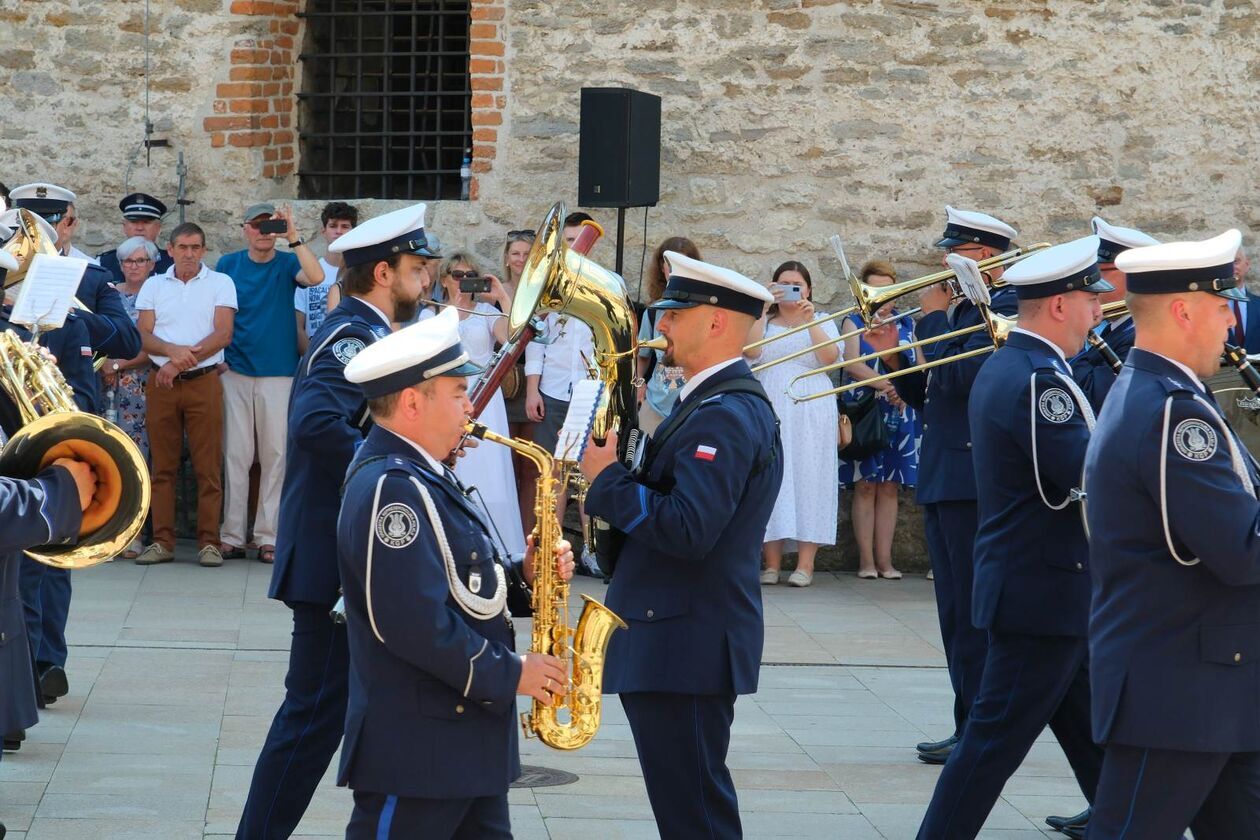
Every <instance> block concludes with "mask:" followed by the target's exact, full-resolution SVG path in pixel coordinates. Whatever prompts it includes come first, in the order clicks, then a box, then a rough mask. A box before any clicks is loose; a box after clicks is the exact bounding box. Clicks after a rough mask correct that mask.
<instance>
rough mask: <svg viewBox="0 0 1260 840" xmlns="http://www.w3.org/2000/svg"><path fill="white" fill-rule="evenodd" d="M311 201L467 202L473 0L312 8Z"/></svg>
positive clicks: (307, 63) (302, 174) (337, 2)
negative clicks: (464, 189) (462, 173)
mask: <svg viewBox="0 0 1260 840" xmlns="http://www.w3.org/2000/svg"><path fill="white" fill-rule="evenodd" d="M302 17H304V18H306V32H307V35H306V49H307V51H306V52H303V53H301V54H300V55H299V56H298V58H299V60H300V61H301V62H302V74H303V84H302V92H301V93H299V94H298V99H299V101H300V103H301V111H300V119H301V123H300V129H299V131H298V137H299V140H300V142H301V152H302V154H301V163H300V166H299V168H298V176H299V193H300V195H301V196H302V197H303V198H343V197H355V198H407V199H441V198H455V199H458V198H460V197H461V189H462V186H463V182H462V179H461V177H460V165H461V164H462V162H463V159H464V152H465V149H467V148H469V147H470V146H471V145H472V143H471V139H472V125H471V121H470V114H469V112H470V105H471V100H472V91H471V89H470V85H469V80H468V28H469V0H309V2H308V3H307V9H306V11H305V12H303V13H302Z"/></svg>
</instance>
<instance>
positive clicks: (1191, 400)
mask: <svg viewBox="0 0 1260 840" xmlns="http://www.w3.org/2000/svg"><path fill="white" fill-rule="evenodd" d="M1231 442H1232V443H1233V447H1231V445H1230V444H1231ZM1256 480H1257V476H1256V469H1255V463H1254V461H1253V460H1252V458H1251V456H1250V455H1249V454H1248V453H1247V452H1246V450H1245V449H1244V448H1243V447H1242V444H1241V443H1240V442H1238V441H1237V439H1236V436H1233V435H1231V434H1230V433H1229V432H1228V431H1227V427H1226V425H1225V423H1224V421H1223V420H1222V419H1221V416H1220V413H1219V410H1218V409H1217V408H1216V406H1215V405H1214V403H1212V402H1211V397H1210V396H1207V395H1205V394H1204V393H1203V392H1202V391H1201V390H1200V388H1199V386H1198V384H1197V383H1196V382H1195V381H1193V380H1192V379H1191V377H1190V376H1189V375H1187V374H1186V373H1185V372H1184V371H1183V370H1181V369H1180V368H1179V367H1177V366H1176V365H1175V364H1173V363H1172V362H1171V361H1169V360H1168V359H1165V358H1163V357H1161V356H1158V355H1155V354H1153V353H1149V352H1146V351H1144V350H1141V349H1138V348H1134V350H1133V351H1132V352H1131V353H1130V354H1129V358H1128V361H1127V362H1126V363H1125V366H1124V369H1123V370H1122V371H1121V373H1120V376H1119V378H1118V379H1117V380H1116V384H1115V385H1114V386H1113V387H1112V389H1111V394H1110V395H1109V396H1108V397H1107V403H1106V405H1105V406H1104V407H1103V411H1102V415H1101V416H1100V417H1099V421H1098V427H1097V429H1095V431H1094V437H1093V440H1092V441H1091V443H1090V447H1089V454H1088V455H1087V457H1086V460H1085V490H1086V492H1087V493H1088V499H1087V500H1086V512H1087V516H1088V520H1089V529H1090V551H1091V566H1092V576H1093V605H1092V612H1091V615H1090V626H1089V646H1090V683H1091V686H1092V709H1093V729H1094V739H1095V740H1097V741H1099V742H1100V743H1106V742H1116V743H1120V744H1127V745H1130V746H1136V747H1155V748H1160V749H1170V750H1187V751H1199V752H1238V751H1253V750H1260V713H1257V701H1258V700H1260V502H1257V501H1256V495H1255V485H1256Z"/></svg>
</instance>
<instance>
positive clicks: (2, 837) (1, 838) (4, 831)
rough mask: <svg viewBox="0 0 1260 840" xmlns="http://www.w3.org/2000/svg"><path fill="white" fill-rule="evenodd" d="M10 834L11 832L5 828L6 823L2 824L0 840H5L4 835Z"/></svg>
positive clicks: (0, 825) (0, 824)
mask: <svg viewBox="0 0 1260 840" xmlns="http://www.w3.org/2000/svg"><path fill="white" fill-rule="evenodd" d="M8 833H9V830H8V829H7V828H5V827H4V823H0V840H4V835H6V834H8Z"/></svg>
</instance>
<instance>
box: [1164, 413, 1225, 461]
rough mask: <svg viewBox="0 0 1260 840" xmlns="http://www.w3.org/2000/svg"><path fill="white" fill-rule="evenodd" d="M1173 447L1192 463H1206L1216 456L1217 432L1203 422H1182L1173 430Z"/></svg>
mask: <svg viewBox="0 0 1260 840" xmlns="http://www.w3.org/2000/svg"><path fill="white" fill-rule="evenodd" d="M1172 437H1173V447H1174V448H1176V450H1177V454H1178V455H1180V456H1181V457H1182V458H1185V459H1187V460H1190V461H1206V460H1207V459H1208V458H1211V457H1212V456H1213V455H1215V454H1216V430H1215V429H1213V428H1212V427H1211V426H1209V425H1208V424H1207V423H1204V422H1203V421H1202V420H1182V421H1181V422H1180V423H1178V424H1177V428H1175V429H1173V436H1172Z"/></svg>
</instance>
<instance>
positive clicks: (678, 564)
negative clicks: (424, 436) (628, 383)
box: [582, 251, 783, 840]
mask: <svg viewBox="0 0 1260 840" xmlns="http://www.w3.org/2000/svg"><path fill="white" fill-rule="evenodd" d="M665 259H666V260H667V261H668V262H669V266H670V271H671V274H670V277H669V280H668V282H667V284H666V286H665V293H664V295H663V296H662V297H661V299H660V300H659V301H657V302H656V303H655V304H653V307H654V308H655V309H658V310H661V314H660V317H659V318H658V320H657V327H658V329H659V330H660V332H661V334H662V335H664V336H665V338H666V340H667V341H668V348H667V349H666V351H665V364H667V365H677V366H679V367H681V368H682V369H683V372H684V374H685V375H686V378H687V385H686V387H684V388H683V389H682V391H681V392H680V394H679V401H678V404H677V405H675V407H674V410H673V411H672V412H670V415H669V417H667V418H666V419H665V421H664V422H663V423H662V424H661V425H660V426H659V427H658V428H657V430H656V436H655V439H654V440H653V441H652V443H651V445H650V446H649V448H648V452H647V455H646V456H645V461H644V464H643V465H642V467H641V468H640V469H638V470H636V471H635V472H633V473H632V472H631V471H630V470H628V469H626V467H625V466H623V465H622V464H621V463H620V462H619V461H618V460H617V447H616V441H615V440H614V437H615V436H612V435H610V436H609V438H608V441H607V443H606V444H605V445H604V446H602V447H600V446H595V445H588V446H587V447H586V451H585V454H584V456H583V460H582V471H583V473H584V474H585V475H586V477H587V479H588V480H589V481H590V488H589V490H588V492H587V496H586V508H587V511H588V512H589V513H591V514H592V515H594V516H599V517H601V518H603V519H605V520H606V521H608V522H610V523H611V524H612V525H613V526H614V527H616V528H618V529H619V530H621V531H622V532H624V533H625V535H626V541H625V546H624V548H623V549H622V552H621V556H620V559H619V561H618V563H617V567H616V571H615V573H614V575H613V581H612V585H611V586H610V587H609V589H608V606H609V607H610V608H611V609H612V610H613V611H614V612H616V613H617V614H618V615H619V616H621V617H622V618H623V619H625V620H626V622H627V623H628V624H629V629H627V630H624V631H622V632H619V633H616V634H614V635H613V637H612V641H611V642H610V644H609V647H608V658H607V663H606V667H605V672H604V679H605V682H604V689H605V691H607V692H609V693H618V694H620V695H621V704H622V706H623V707H624V709H625V711H626V717H627V718H628V720H629V722H630V730H631V732H632V733H633V735H634V743H635V748H636V750H637V751H638V755H639V763H640V764H641V765H642V767H643V779H644V782H645V783H646V785H647V791H648V799H649V800H650V801H651V804H652V812H653V814H654V815H655V817H656V826H657V829H658V830H659V831H660V834H661V837H662V838H665V840H672V839H673V838H688V840H690V839H691V838H697V837H705V838H709V837H721V838H731V837H739V836H740V834H741V828H740V819H739V805H738V802H737V801H736V796H735V785H734V783H733V782H732V780H731V775H730V771H729V770H728V769H727V767H726V752H727V747H728V746H729V744H730V729H731V721H732V720H733V718H734V713H735V697H736V695H738V694H750V693H753V692H755V691H756V690H757V673H758V669H759V667H760V663H761V649H762V642H763V630H764V628H763V621H762V613H761V591H760V574H761V558H760V550H761V543H762V541H763V538H764V537H765V532H766V523H767V521H768V520H769V518H770V510H771V508H773V507H774V503H775V499H776V498H777V497H778V494H779V485H780V483H781V482H782V479H783V457H782V445H781V443H780V441H779V434H778V429H777V422H776V420H775V416H774V410H773V409H772V408H771V407H770V403H769V401H768V400H767V399H766V396H765V392H764V391H762V390H761V386H760V384H758V383H757V381H756V379H754V378H753V376H752V373H751V371H750V369H749V367H748V365H747V363H746V362H744V360H743V358H742V354H743V347H744V344H745V343H746V342H747V340H748V333H749V329H750V328H751V327H752V325H753V322H754V321H755V320H756V319H757V318H759V317H760V316H761V314H762V312H763V310H764V309H765V307H766V305H767V304H768V303H770V302H772V301H773V300H774V298H773V296H771V294H770V293H769V292H768V291H767V290H766V289H765V288H764V287H762V286H761V285H760V284H758V283H756V282H754V281H752V280H749V279H748V278H747V277H744V276H742V275H740V274H737V273H736V272H734V271H730V270H729V269H725V268H721V267H718V266H715V265H710V264H708V263H703V262H700V261H699V260H694V259H691V258H690V257H686V256H683V255H682V254H678V253H675V252H673V251H667V252H666V253H665Z"/></svg>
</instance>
